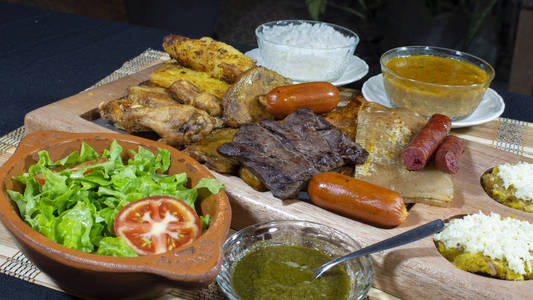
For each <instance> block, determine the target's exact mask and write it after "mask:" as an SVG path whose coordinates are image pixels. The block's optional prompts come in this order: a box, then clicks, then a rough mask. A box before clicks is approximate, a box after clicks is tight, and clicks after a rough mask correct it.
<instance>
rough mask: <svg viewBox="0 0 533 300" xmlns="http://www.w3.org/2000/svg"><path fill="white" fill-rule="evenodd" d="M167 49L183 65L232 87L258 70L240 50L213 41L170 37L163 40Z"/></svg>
mask: <svg viewBox="0 0 533 300" xmlns="http://www.w3.org/2000/svg"><path fill="white" fill-rule="evenodd" d="M163 49H165V51H166V52H167V53H168V54H169V55H170V56H171V57H172V58H174V59H176V60H177V61H178V62H179V63H180V64H181V65H183V66H185V67H189V68H191V69H193V70H196V71H201V72H206V73H207V74H209V75H210V76H211V77H214V78H217V79H220V80H224V81H226V82H228V83H234V82H235V81H236V80H237V77H238V76H239V75H240V74H241V73H242V72H244V71H246V70H248V69H250V68H252V67H254V66H255V61H254V60H252V59H251V58H249V57H248V56H246V55H244V54H242V53H241V52H240V51H239V50H237V49H235V48H233V47H232V46H230V45H228V44H225V43H222V42H218V41H215V40H213V39H212V38H210V37H203V38H201V39H190V38H187V37H183V36H180V35H175V34H170V35H167V36H165V38H164V39H163Z"/></svg>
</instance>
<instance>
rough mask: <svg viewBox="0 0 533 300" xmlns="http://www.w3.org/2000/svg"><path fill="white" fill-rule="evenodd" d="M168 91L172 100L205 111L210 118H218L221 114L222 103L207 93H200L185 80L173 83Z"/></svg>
mask: <svg viewBox="0 0 533 300" xmlns="http://www.w3.org/2000/svg"><path fill="white" fill-rule="evenodd" d="M169 90H170V92H171V93H172V94H173V96H174V98H175V99H177V100H178V102H180V103H182V104H187V105H192V106H194V107H196V108H199V109H201V110H205V111H206V112H207V113H208V114H210V115H211V116H220V115H221V114H222V102H221V101H220V99H218V98H217V97H215V96H213V95H211V94H209V93H206V92H201V91H200V90H199V89H198V88H197V87H196V86H195V85H194V84H192V83H191V82H189V81H187V80H183V79H180V80H178V81H176V82H174V83H173V84H172V85H171V86H170V88H169Z"/></svg>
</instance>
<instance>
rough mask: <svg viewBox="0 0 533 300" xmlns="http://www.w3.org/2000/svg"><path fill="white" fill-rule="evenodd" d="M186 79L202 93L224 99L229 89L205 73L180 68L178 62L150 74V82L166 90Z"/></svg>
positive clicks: (163, 65)
mask: <svg viewBox="0 0 533 300" xmlns="http://www.w3.org/2000/svg"><path fill="white" fill-rule="evenodd" d="M180 79H185V80H187V81H189V82H191V83H192V84H194V85H195V86H196V87H197V88H198V89H199V90H200V91H202V92H206V93H209V94H211V95H214V96H215V97H218V98H219V99H222V97H224V94H225V93H226V91H227V90H228V88H229V84H228V83H226V82H224V81H222V80H218V79H215V78H212V77H210V76H209V75H208V74H207V73H205V72H198V71H194V70H191V69H189V68H185V67H183V66H180V65H179V64H177V63H176V62H166V63H164V64H162V65H161V66H160V67H159V68H157V70H155V71H153V72H152V73H151V74H150V81H151V82H153V83H155V84H157V85H160V86H162V87H165V88H169V87H170V86H171V85H172V84H173V83H174V82H176V81H177V80H180Z"/></svg>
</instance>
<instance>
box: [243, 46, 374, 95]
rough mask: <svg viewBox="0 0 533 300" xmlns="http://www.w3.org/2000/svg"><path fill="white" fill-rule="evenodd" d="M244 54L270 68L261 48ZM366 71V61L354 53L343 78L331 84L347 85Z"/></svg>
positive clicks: (363, 75) (361, 76)
mask: <svg viewBox="0 0 533 300" xmlns="http://www.w3.org/2000/svg"><path fill="white" fill-rule="evenodd" d="M244 54H245V55H246V56H248V57H249V58H251V59H253V60H255V61H257V64H258V65H260V66H263V67H265V68H268V66H267V65H266V64H264V63H263V60H262V59H261V53H260V52H259V48H255V49H252V50H250V51H248V52H246V53H244ZM366 73H368V65H367V64H366V62H365V61H364V60H362V59H360V58H359V57H357V56H355V55H353V56H352V59H350V61H349V62H348V65H347V66H346V70H345V71H344V73H343V74H342V76H341V78H339V79H337V80H335V81H331V84H333V85H334V86H342V85H346V84H349V83H352V82H355V81H357V80H359V79H361V78H363V77H365V75H366ZM293 82H294V83H301V81H296V80H293Z"/></svg>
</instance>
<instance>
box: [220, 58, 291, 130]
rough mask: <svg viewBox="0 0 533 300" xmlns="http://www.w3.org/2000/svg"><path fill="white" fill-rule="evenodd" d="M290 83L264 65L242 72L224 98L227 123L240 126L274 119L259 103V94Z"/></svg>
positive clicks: (287, 79)
mask: <svg viewBox="0 0 533 300" xmlns="http://www.w3.org/2000/svg"><path fill="white" fill-rule="evenodd" d="M289 84H292V81H291V80H290V79H289V78H285V77H283V76H281V75H279V74H278V73H276V72H274V71H271V70H269V69H266V68H264V67H255V68H252V69H250V70H248V71H246V72H244V73H242V74H241V75H240V76H239V79H238V80H237V82H235V83H234V84H233V85H232V86H231V87H230V88H229V89H228V91H227V93H226V95H225V96H224V98H223V99H222V105H223V112H224V120H225V121H226V124H227V125H229V126H232V127H239V126H241V125H243V124H245V123H248V122H257V121H260V120H262V119H273V118H274V117H273V116H272V115H271V114H270V113H268V112H267V111H266V109H265V107H264V106H263V105H261V103H259V96H262V95H265V94H267V93H268V92H270V91H271V90H272V89H274V88H276V87H278V86H283V85H289Z"/></svg>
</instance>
